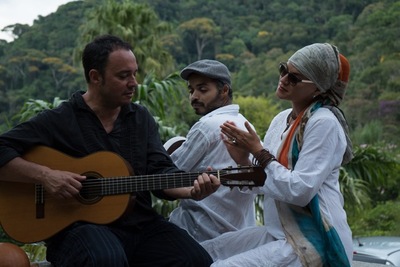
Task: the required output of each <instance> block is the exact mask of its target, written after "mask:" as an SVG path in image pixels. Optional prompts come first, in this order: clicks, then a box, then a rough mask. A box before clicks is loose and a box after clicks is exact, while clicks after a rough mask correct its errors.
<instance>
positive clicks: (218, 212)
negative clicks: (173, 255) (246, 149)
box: [170, 104, 256, 242]
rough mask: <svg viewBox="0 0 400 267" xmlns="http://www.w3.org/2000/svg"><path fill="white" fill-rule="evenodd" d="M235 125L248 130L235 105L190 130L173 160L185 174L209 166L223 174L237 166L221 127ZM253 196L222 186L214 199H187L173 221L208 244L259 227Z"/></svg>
mask: <svg viewBox="0 0 400 267" xmlns="http://www.w3.org/2000/svg"><path fill="white" fill-rule="evenodd" d="M228 120H229V121H233V122H235V124H236V125H237V126H238V127H240V128H242V129H245V127H244V123H245V121H246V118H245V117H243V115H241V114H240V113H239V106H238V105H236V104H231V105H228V106H224V107H221V108H218V109H216V110H214V111H212V112H210V113H208V114H206V115H204V116H203V117H202V118H201V119H200V120H199V121H198V122H196V123H195V124H194V125H193V127H192V128H191V129H190V131H189V132H188V134H187V136H186V141H185V142H184V143H183V144H182V145H181V146H180V147H179V148H178V149H176V150H175V151H174V152H173V153H172V154H171V157H172V159H173V161H174V162H175V164H176V165H177V166H178V168H180V169H181V170H184V171H187V172H194V171H205V170H206V169H207V167H208V166H211V167H212V169H213V170H220V169H224V168H227V167H229V166H233V167H235V166H236V165H237V164H236V163H235V161H234V160H233V159H232V158H231V157H230V155H229V152H228V151H227V149H226V147H225V144H224V143H223V141H222V139H221V130H220V125H221V124H223V123H224V122H226V121H228ZM255 196H256V194H253V193H252V192H248V191H246V193H245V192H242V191H240V190H239V188H237V187H235V188H232V189H231V188H229V187H226V186H223V185H221V186H220V187H219V189H218V190H217V191H216V192H215V193H213V194H212V195H210V196H208V197H206V198H205V199H203V200H201V201H194V200H191V199H183V200H181V201H180V204H179V206H178V207H177V208H176V209H175V210H173V211H172V213H171V214H170V221H171V222H173V223H175V224H177V225H178V226H180V227H182V228H184V229H186V230H187V231H188V232H189V234H190V235H191V236H193V237H194V238H195V239H196V240H197V241H199V242H200V241H204V240H208V239H211V238H214V237H217V236H219V235H221V234H222V233H225V232H229V231H235V230H238V229H242V228H245V227H249V226H255V225H256V219H255V207H254V198H255Z"/></svg>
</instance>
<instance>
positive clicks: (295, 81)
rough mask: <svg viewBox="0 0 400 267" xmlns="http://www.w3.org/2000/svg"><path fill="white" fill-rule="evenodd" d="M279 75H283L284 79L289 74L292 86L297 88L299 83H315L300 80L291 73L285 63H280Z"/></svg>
mask: <svg viewBox="0 0 400 267" xmlns="http://www.w3.org/2000/svg"><path fill="white" fill-rule="evenodd" d="M279 74H280V75H281V77H284V76H286V74H287V75H288V81H289V83H290V85H292V86H296V84H298V83H313V82H312V81H310V80H302V79H300V78H298V77H297V76H296V75H295V74H293V73H291V72H289V69H288V66H287V64H286V63H285V62H281V63H279Z"/></svg>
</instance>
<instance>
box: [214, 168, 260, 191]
mask: <svg viewBox="0 0 400 267" xmlns="http://www.w3.org/2000/svg"><path fill="white" fill-rule="evenodd" d="M219 175H220V180H221V184H223V185H225V186H230V187H233V186H239V187H245V186H247V187H254V186H263V185H264V182H265V179H266V178H267V175H266V173H265V171H264V169H263V168H262V167H259V166H238V167H228V168H225V169H222V170H220V171H219Z"/></svg>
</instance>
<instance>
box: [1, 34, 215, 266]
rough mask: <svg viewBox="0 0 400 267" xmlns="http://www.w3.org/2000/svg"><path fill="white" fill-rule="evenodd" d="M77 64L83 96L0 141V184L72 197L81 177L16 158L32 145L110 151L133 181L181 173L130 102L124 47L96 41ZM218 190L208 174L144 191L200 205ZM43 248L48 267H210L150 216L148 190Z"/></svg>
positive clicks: (75, 153)
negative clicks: (119, 210) (113, 215)
mask: <svg viewBox="0 0 400 267" xmlns="http://www.w3.org/2000/svg"><path fill="white" fill-rule="evenodd" d="M82 63H83V68H84V74H85V78H86V80H87V84H88V86H87V91H86V92H81V91H79V92H76V93H75V94H73V95H72V97H71V99H70V100H69V101H67V102H64V103H63V104H61V105H60V106H59V107H57V108H55V109H52V110H46V111H44V112H42V113H40V114H38V115H37V116H36V117H34V118H32V119H31V120H29V121H27V122H24V123H22V124H20V125H18V126H16V127H15V128H13V129H12V130H10V131H9V132H6V133H4V134H3V135H1V136H0V155H1V157H0V180H3V181H13V182H24V183H36V184H41V185H42V186H43V188H44V191H45V192H48V193H49V194H50V195H51V197H53V198H56V199H58V200H60V199H61V200H65V201H68V200H70V199H72V198H75V197H76V196H77V195H78V194H79V192H80V190H81V188H82V184H83V182H84V181H86V179H89V178H88V177H86V175H85V173H83V174H82V173H81V174H79V173H74V172H69V171H65V170H56V169H51V168H50V167H49V166H44V165H40V164H37V163H34V162H32V161H28V160H25V159H24V154H25V153H27V152H28V151H30V149H32V148H34V147H37V146H47V147H51V148H53V149H55V150H58V151H60V152H62V153H65V154H66V155H69V156H71V157H75V158H80V157H85V156H88V155H92V154H93V153H95V152H98V151H111V152H114V153H116V154H118V155H120V156H121V157H122V158H123V159H124V160H126V161H127V162H128V163H129V164H130V166H132V168H133V170H134V173H135V175H136V176H138V175H160V174H161V175H162V174H167V173H178V174H179V173H180V172H181V171H180V170H179V169H178V168H177V167H176V166H175V165H174V164H173V162H172V161H171V159H170V157H169V155H168V154H167V153H166V151H165V150H164V148H163V145H162V142H161V140H160V137H159V135H158V130H157V125H156V123H155V121H154V119H153V117H152V116H151V114H150V113H149V112H148V110H147V109H146V108H145V107H143V106H141V105H137V104H134V103H132V101H131V100H132V97H133V94H134V92H135V89H136V87H137V85H138V83H137V80H136V73H137V70H138V65H137V62H136V58H135V56H134V54H133V52H132V48H131V46H130V45H129V44H128V43H126V42H124V41H122V40H121V39H119V38H118V37H115V36H111V35H105V36H100V37H98V38H96V39H95V40H94V41H93V42H91V43H89V44H88V45H87V46H86V47H85V50H84V52H83V56H82ZM165 176H166V178H164V179H168V178H167V177H168V175H165ZM219 185H220V183H219V181H218V179H217V178H216V177H215V176H214V175H208V174H205V173H204V174H202V175H199V176H198V177H197V179H196V180H195V181H194V183H193V186H192V187H181V188H171V189H164V188H161V189H160V190H153V191H152V193H153V194H154V195H156V196H157V197H160V198H163V199H169V200H173V199H177V198H193V199H196V200H200V199H203V198H204V197H206V196H208V195H210V194H211V193H213V192H215V190H216V189H217V188H218V186H219ZM104 212H107V210H106V209H105V210H104ZM45 216H46V214H45ZM65 216H68V215H67V214H66V215H65ZM26 227H29V225H27V226H26ZM46 243H47V246H48V248H47V260H49V261H50V262H52V263H53V264H54V265H55V266H96V267H98V266H209V265H210V264H211V263H212V260H211V258H210V256H209V255H208V254H207V252H205V250H203V249H202V247H201V246H200V245H198V244H197V243H196V242H195V241H194V240H193V239H192V238H191V237H190V236H189V235H187V233H186V232H185V231H184V230H182V229H180V228H178V227H176V226H175V225H173V224H172V223H169V222H167V221H166V220H165V219H164V218H163V217H162V216H160V215H159V214H157V213H156V211H155V210H154V209H153V208H152V203H151V195H150V191H140V192H136V193H134V194H132V200H131V201H130V204H129V206H128V208H127V209H126V211H125V212H124V214H123V215H122V216H121V217H119V218H118V219H116V220H115V221H113V222H112V223H109V224H95V223H86V222H82V221H79V222H75V223H72V224H71V225H69V226H68V227H67V228H66V229H63V230H62V231H61V232H59V233H57V234H55V235H54V236H52V237H51V238H49V239H47V240H46Z"/></svg>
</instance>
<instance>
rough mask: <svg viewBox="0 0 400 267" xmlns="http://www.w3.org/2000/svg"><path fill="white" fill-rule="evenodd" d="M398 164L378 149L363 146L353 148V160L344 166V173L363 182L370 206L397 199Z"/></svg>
mask: <svg viewBox="0 0 400 267" xmlns="http://www.w3.org/2000/svg"><path fill="white" fill-rule="evenodd" d="M399 168H400V164H399V161H398V160H396V159H395V158H393V157H391V156H389V154H388V153H387V152H386V151H385V150H383V149H382V148H379V147H373V146H363V147H355V148H354V158H353V160H352V161H351V162H350V163H349V164H347V165H345V169H346V172H347V173H348V175H349V176H350V177H353V179H359V180H361V181H364V182H365V183H366V184H365V183H364V182H363V184H364V185H367V186H368V191H367V193H368V196H369V199H370V201H371V203H372V205H376V203H379V202H382V201H389V200H394V199H396V198H397V197H398V195H399V191H398V188H400V177H399V176H398V173H399V170H400V169H399Z"/></svg>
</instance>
